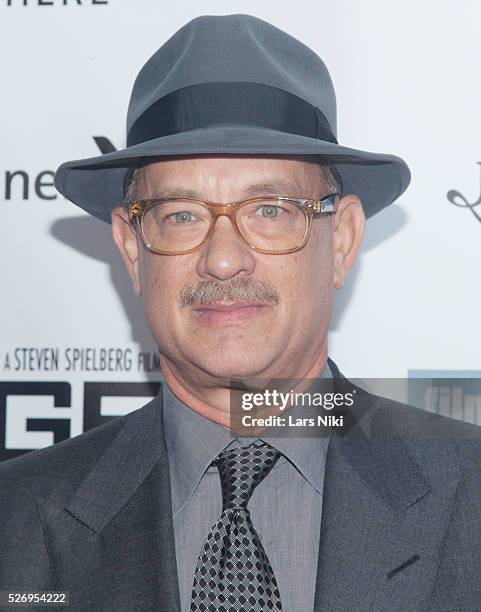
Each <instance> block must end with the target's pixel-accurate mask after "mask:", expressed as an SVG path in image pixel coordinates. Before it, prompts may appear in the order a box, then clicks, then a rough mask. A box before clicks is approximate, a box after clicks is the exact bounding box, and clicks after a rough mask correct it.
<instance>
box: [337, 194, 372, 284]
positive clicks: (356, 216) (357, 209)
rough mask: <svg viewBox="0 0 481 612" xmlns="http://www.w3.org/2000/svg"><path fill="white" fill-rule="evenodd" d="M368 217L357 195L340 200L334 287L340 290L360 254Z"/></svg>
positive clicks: (350, 195)
mask: <svg viewBox="0 0 481 612" xmlns="http://www.w3.org/2000/svg"><path fill="white" fill-rule="evenodd" d="M365 223H366V216H365V214H364V210H363V207H362V203H361V200H360V199H359V198H358V196H356V195H352V194H349V195H345V196H342V197H341V199H340V200H339V202H338V204H337V207H336V213H335V219H334V266H333V286H334V287H335V288H336V289H339V288H340V287H342V285H343V284H344V280H345V278H346V276H347V273H348V272H349V270H350V269H351V267H352V265H353V264H354V262H355V260H356V257H357V255H358V253H359V248H360V245H361V240H362V236H363V234H364V226H365Z"/></svg>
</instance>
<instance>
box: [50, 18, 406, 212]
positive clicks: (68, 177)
mask: <svg viewBox="0 0 481 612" xmlns="http://www.w3.org/2000/svg"><path fill="white" fill-rule="evenodd" d="M336 131H337V125H336V98H335V93H334V88H333V85H332V81H331V78H330V76H329V73H328V71H327V68H326V66H325V65H324V63H323V61H322V60H321V59H320V58H319V57H318V56H317V55H316V54H315V53H314V52H313V51H312V50H311V49H309V48H308V47H306V46H305V45H304V44H303V43H301V42H300V41H298V40H297V39H295V38H293V37H292V36H290V35H289V34H286V33H285V32H283V31H282V30H280V29H278V28H276V27H274V26H273V25H271V24H270V23H267V22H266V21H263V20H262V19H259V18H257V17H253V16H251V15H222V16H211V15H204V16H200V17H196V18H195V19H193V20H191V21H189V22H188V23H187V24H185V25H184V26H183V27H182V28H180V30H178V31H177V32H176V33H175V34H174V35H173V36H172V37H171V38H170V39H169V40H168V41H167V42H166V43H165V44H164V45H162V47H160V49H159V50H158V51H156V52H155V53H154V55H153V56H152V57H151V58H150V59H149V60H148V61H147V63H146V64H145V65H144V67H143V68H142V69H141V71H140V72H139V74H138V76H137V78H136V80H135V83H134V87H133V90H132V95H131V98H130V104H129V108H128V114H127V146H126V148H124V149H122V150H119V151H114V152H112V153H107V154H105V155H100V156H98V157H91V158H88V159H80V160H74V161H68V162H65V163H63V164H62V165H61V166H60V167H59V168H58V170H57V171H56V173H55V186H56V188H57V189H58V190H59V191H60V193H62V194H63V195H64V196H65V197H67V198H68V199H69V200H71V201H72V202H74V203H75V204H77V205H78V206H80V207H81V208H83V209H84V210H86V211H87V212H89V213H90V214H92V215H94V216H95V217H98V218H99V219H102V220H103V221H107V222H110V212H111V210H112V209H113V208H115V207H116V206H120V205H122V204H123V202H124V198H125V189H126V185H127V182H128V177H129V176H131V169H132V168H135V167H138V166H142V165H144V164H146V163H151V162H153V161H154V160H161V159H162V158H163V157H164V156H171V155H201V154H207V153H210V154H213V153H219V154H254V155H269V154H272V155H286V156H287V155H308V156H311V155H312V156H318V157H319V161H320V160H321V159H322V160H325V161H327V162H329V163H330V164H331V165H332V166H333V167H334V168H335V169H336V170H337V174H338V177H339V178H340V180H341V184H342V191H343V193H355V194H357V195H358V196H359V197H360V198H361V200H362V202H363V206H364V210H365V213H366V216H367V217H370V216H372V215H373V214H375V213H376V212H378V211H379V210H381V209H382V208H384V207H385V206H388V205H389V204H391V203H392V202H393V201H394V200H395V199H396V198H398V197H399V196H400V195H401V194H402V193H403V192H404V190H405V189H406V188H407V186H408V184H409V181H410V172H409V168H408V166H407V165H406V163H405V162H404V161H403V160H402V159H400V158H399V157H396V156H394V155H384V154H379V153H369V152H366V151H360V150H357V149H353V148H349V147H345V146H341V145H339V144H338V142H337V139H336ZM313 159H315V158H313Z"/></svg>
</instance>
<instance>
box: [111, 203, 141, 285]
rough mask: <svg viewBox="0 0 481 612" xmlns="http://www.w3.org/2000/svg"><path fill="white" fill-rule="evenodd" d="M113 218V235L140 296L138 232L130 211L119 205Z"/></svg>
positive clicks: (112, 215)
mask: <svg viewBox="0 0 481 612" xmlns="http://www.w3.org/2000/svg"><path fill="white" fill-rule="evenodd" d="M111 218H112V237H113V239H114V241H115V244H116V245H117V248H118V249H119V251H120V254H121V255H122V259H123V260H124V263H125V267H126V268H127V272H128V273H129V276H130V280H131V281H132V289H133V292H134V294H135V295H136V296H138V297H140V274H139V245H138V242H137V234H136V233H135V230H134V228H133V227H132V224H131V223H130V220H129V215H128V212H127V211H126V210H125V208H123V207H121V206H119V207H117V208H114V210H113V211H112V214H111Z"/></svg>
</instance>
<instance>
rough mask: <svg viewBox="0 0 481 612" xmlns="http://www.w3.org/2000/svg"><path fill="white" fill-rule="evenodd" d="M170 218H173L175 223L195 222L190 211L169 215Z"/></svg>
mask: <svg viewBox="0 0 481 612" xmlns="http://www.w3.org/2000/svg"><path fill="white" fill-rule="evenodd" d="M169 217H173V220H174V221H175V223H188V222H189V221H192V220H193V218H194V215H193V213H192V212H190V211H188V210H181V211H180V212H177V213H174V214H173V215H169Z"/></svg>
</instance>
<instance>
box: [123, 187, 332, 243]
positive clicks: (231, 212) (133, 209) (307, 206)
mask: <svg viewBox="0 0 481 612" xmlns="http://www.w3.org/2000/svg"><path fill="white" fill-rule="evenodd" d="M340 195H341V193H339V192H338V191H333V192H331V193H328V194H326V195H325V196H324V197H323V198H321V199H320V200H314V199H312V198H298V197H292V198H291V197H288V196H278V195H264V196H256V197H252V198H247V199H245V200H237V201H235V202H227V203H223V202H211V201H208V200H198V199H196V198H189V197H185V198H180V197H176V198H150V199H146V200H133V201H132V202H130V203H129V205H128V215H129V221H130V223H131V225H134V223H135V222H136V224H137V227H138V229H139V233H140V237H141V239H142V242H143V244H144V246H145V248H146V249H147V250H149V251H151V252H152V253H155V254H157V255H188V254H189V253H194V252H195V251H197V250H198V249H200V248H201V247H202V246H203V245H204V244H206V243H207V242H208V241H209V239H210V237H211V235H212V232H213V231H214V226H215V223H216V221H217V219H218V218H219V217H221V216H225V217H228V218H229V219H230V221H231V223H232V226H233V228H234V231H235V233H236V235H237V236H238V237H239V238H240V239H241V241H242V242H243V243H244V244H247V246H248V247H249V248H251V249H252V250H253V251H256V252H258V253H265V254H267V255H287V254H288V253H294V252H296V251H299V250H300V249H302V248H303V247H304V246H305V245H306V243H307V241H308V239H309V236H310V233H311V227H312V218H313V216H314V215H316V214H323V215H327V214H333V213H335V212H336V210H335V198H336V196H340ZM268 199H272V200H277V201H278V202H279V201H282V202H285V201H286V200H287V201H290V202H295V203H296V204H297V205H298V206H299V207H300V208H301V209H302V210H303V212H304V214H305V217H306V229H305V231H304V236H303V238H302V241H301V242H300V244H299V245H297V246H295V247H292V248H290V249H284V250H280V251H279V250H278V251H272V250H268V249H262V248H259V247H256V246H254V245H252V244H250V243H249V242H248V241H247V240H246V238H244V236H243V235H242V233H241V231H240V229H239V227H238V225H237V220H236V215H237V213H238V211H239V210H240V209H241V208H242V207H243V206H244V205H246V204H251V203H252V202H261V201H264V200H268ZM326 200H327V202H326ZM176 201H179V202H196V203H197V204H203V205H204V206H205V207H206V208H207V209H208V210H209V212H210V215H211V224H210V227H209V229H208V231H207V234H206V236H205V238H204V239H203V240H202V242H201V243H200V244H198V245H197V246H196V247H194V248H192V249H187V250H185V251H162V250H161V249H156V248H154V247H152V246H151V245H150V244H148V241H147V238H146V236H145V233H144V227H143V218H144V214H145V213H146V212H147V211H148V210H149V209H150V208H152V207H153V206H154V205H157V204H162V203H163V202H176Z"/></svg>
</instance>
